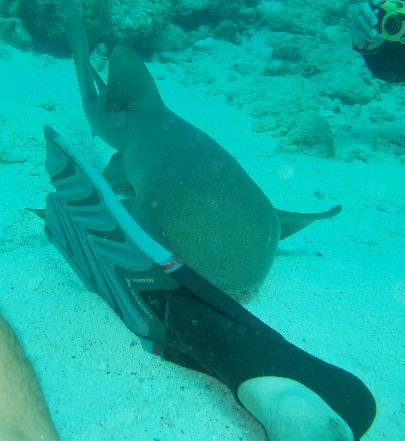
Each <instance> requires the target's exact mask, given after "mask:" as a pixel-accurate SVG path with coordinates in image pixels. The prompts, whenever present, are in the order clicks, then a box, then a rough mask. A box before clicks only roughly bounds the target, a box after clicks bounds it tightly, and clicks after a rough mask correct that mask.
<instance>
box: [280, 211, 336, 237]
mask: <svg viewBox="0 0 405 441" xmlns="http://www.w3.org/2000/svg"><path fill="white" fill-rule="evenodd" d="M341 211H342V206H341V205H336V206H335V207H333V208H331V209H330V210H327V211H323V212H321V213H297V212H293V211H284V210H277V214H278V218H279V220H280V227H281V232H280V240H282V239H285V238H286V237H288V236H291V235H292V234H294V233H296V232H298V231H300V230H302V229H303V228H305V227H307V226H308V225H309V224H312V222H314V221H317V220H322V219H328V218H330V217H333V216H336V215H337V214H338V213H340V212H341Z"/></svg>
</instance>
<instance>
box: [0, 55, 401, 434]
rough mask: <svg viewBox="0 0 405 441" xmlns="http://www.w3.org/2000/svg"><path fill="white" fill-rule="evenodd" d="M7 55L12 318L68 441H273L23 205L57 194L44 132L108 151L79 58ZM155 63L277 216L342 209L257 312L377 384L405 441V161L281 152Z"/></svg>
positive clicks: (93, 153) (303, 243) (2, 285)
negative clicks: (164, 351) (157, 352)
mask: <svg viewBox="0 0 405 441" xmlns="http://www.w3.org/2000/svg"><path fill="white" fill-rule="evenodd" d="M2 53H3V56H2V57H1V58H0V78H1V79H2V81H1V84H0V102H1V108H2V110H1V112H0V116H1V120H0V143H1V144H0V186H1V192H0V206H1V215H0V229H1V232H2V233H1V238H0V259H1V277H0V310H1V311H2V313H3V314H4V315H5V317H6V318H7V319H8V320H9V322H10V323H11V324H12V326H13V327H14V329H15V330H16V332H17V334H18V335H19V337H20V339H21V341H22V343H23V345H24V347H25V349H26V351H27V353H28V355H29V357H30V359H31V360H32V363H33V365H34V367H35V369H36V371H37V373H38V376H39V377H40V380H41V383H42V386H43V389H44V393H45V395H46V398H47V402H48V404H49V407H50V411H51V413H52V417H53V419H54V421H55V424H56V426H57V429H58V431H59V433H60V435H61V439H62V441H104V440H105V441H125V440H131V441H135V440H136V441H190V440H193V441H199V440H201V441H215V440H221V441H231V440H232V441H235V440H240V441H242V440H243V441H253V440H255V441H259V440H263V441H264V440H265V435H264V432H263V430H262V428H261V427H260V425H259V424H257V423H256V422H255V421H254V420H253V418H251V417H250V416H249V415H248V413H247V412H245V411H244V410H243V409H242V408H241V407H239V406H238V404H237V403H236V402H235V400H234V399H233V396H232V394H231V393H230V392H229V391H228V390H227V388H225V387H224V386H222V385H221V384H219V383H218V382H217V381H216V380H214V379H212V378H210V377H207V376H204V375H202V374H198V373H195V372H192V371H189V370H186V369H183V368H180V367H178V366H175V365H172V364H169V363H167V362H164V361H161V360H160V359H159V358H158V357H155V356H153V355H150V354H148V353H146V352H145V351H143V350H142V348H141V346H140V344H139V341H138V339H137V337H136V336H134V335H133V334H131V333H130V332H129V331H128V330H127V328H126V327H125V325H124V324H123V323H122V322H121V321H120V319H119V318H118V317H117V316H116V315H115V314H114V313H113V312H112V311H111V310H110V308H109V307H108V306H107V305H106V304H105V303H104V302H103V301H102V300H101V299H100V298H99V297H98V296H97V295H94V294H92V293H90V292H88V291H86V290H85V288H84V287H83V285H82V284H81V282H80V281H79V280H78V278H77V277H76V276H75V274H73V273H72V270H71V269H70V267H69V266H68V265H67V264H66V263H65V261H64V260H63V259H62V257H61V256H60V255H59V254H58V252H57V251H56V249H55V248H54V247H53V246H52V245H51V244H50V243H49V242H48V240H47V238H46V236H45V234H44V232H43V229H42V225H41V222H40V220H39V219H36V218H35V217H34V216H33V215H32V213H30V212H27V211H25V210H24V208H25V207H42V206H44V198H45V195H46V193H47V192H48V191H50V190H51V187H50V184H49V181H48V177H47V175H46V172H45V168H44V158H45V149H44V141H43V137H42V126H43V125H44V124H50V125H52V126H54V127H55V128H56V129H57V130H58V131H59V132H60V133H61V134H62V135H64V136H65V137H66V138H67V139H70V140H71V141H72V142H73V143H75V144H76V145H81V148H82V149H83V152H84V154H86V155H87V156H89V157H90V158H92V160H93V161H94V162H95V163H97V164H100V165H101V164H103V163H105V162H106V158H108V155H109V154H110V153H111V149H109V148H108V147H106V146H105V145H103V143H102V142H101V141H100V140H98V139H92V138H91V135H90V131H89V127H88V124H87V122H86V120H85V118H84V115H83V112H82V108H81V104H80V98H79V95H78V90H77V86H76V79H75V74H74V71H73V63H72V62H71V60H57V59H53V58H51V57H50V56H46V55H33V54H31V53H23V52H20V51H17V50H14V49H12V48H8V47H3V48H2ZM149 67H150V69H151V71H152V73H153V74H154V76H155V78H158V86H159V89H160V90H161V93H162V95H163V97H164V99H165V101H166V103H167V104H168V106H169V107H170V108H171V109H172V110H174V111H175V112H177V113H178V114H180V115H181V116H183V117H184V118H186V119H187V120H189V121H190V122H192V123H194V124H195V125H197V126H198V127H200V128H202V129H203V130H205V131H206V132H207V133H209V134H210V135H211V136H213V137H214V138H215V139H216V140H217V141H218V142H220V143H221V144H222V145H223V146H225V147H226V148H227V149H228V150H229V151H230V152H231V153H232V154H233V155H234V156H235V157H236V158H237V159H238V160H239V161H240V162H241V163H242V165H243V166H244V167H245V168H246V169H247V170H248V171H249V173H250V174H251V176H252V177H253V178H254V179H255V180H256V182H257V183H258V184H259V185H260V186H261V187H262V188H263V190H264V191H265V192H266V194H267V195H268V196H269V198H270V199H271V201H272V203H273V204H274V205H275V206H276V207H278V208H282V209H287V210H293V211H300V210H302V211H310V210H313V211H318V210H323V209H328V208H330V207H331V206H333V205H335V204H336V203H341V204H342V205H343V207H344V210H343V212H342V213H341V214H340V215H339V216H337V217H336V218H335V219H333V220H330V221H325V222H322V223H316V224H314V225H312V226H311V227H309V228H308V229H306V230H305V231H303V232H301V233H299V234H297V235H296V236H294V237H291V238H289V239H288V240H286V241H284V242H282V243H281V244H280V247H279V250H278V253H277V258H276V260H275V263H274V266H273V268H272V270H271V274H270V275H269V278H268V280H267V282H266V283H265V285H264V286H263V289H262V290H261V292H260V295H259V296H258V297H256V298H255V299H253V300H251V301H250V302H249V303H248V304H246V305H245V306H246V307H248V308H249V309H250V310H251V311H253V312H254V313H255V314H257V315H258V316H259V317H260V318H261V319H262V320H264V321H265V322H267V323H268V324H270V325H271V326H272V327H274V328H275V329H277V330H278V331H280V332H281V333H282V334H283V335H284V336H285V337H286V338H287V339H289V340H290V341H292V342H293V343H295V344H296V345H298V346H300V347H301V348H303V349H305V350H307V351H309V352H310V353H312V354H314V355H317V356H319V357H321V358H323V359H325V360H326V361H329V362H331V363H334V364H337V365H339V366H341V367H343V368H345V369H347V370H349V371H351V372H353V373H354V374H356V375H357V376H359V377H360V378H361V379H362V380H363V381H364V382H365V383H366V384H367V385H368V386H369V388H370V389H371V390H372V391H373V393H374V395H375V397H376V400H377V405H378V416H377V419H376V421H375V423H374V425H373V426H372V428H371V430H370V431H369V433H368V434H367V435H366V436H365V437H364V438H363V439H364V440H365V441H382V440H390V441H399V440H400V439H403V433H404V432H405V418H404V407H405V403H404V395H403V391H404V389H405V387H404V378H405V375H404V367H403V357H402V360H401V356H400V355H401V351H402V354H403V347H404V343H405V341H404V335H405V333H404V320H403V318H404V309H405V252H404V250H405V235H404V229H405V181H404V179H405V175H404V166H401V165H400V164H399V163H397V164H396V163H392V164H366V163H363V162H360V161H358V162H351V163H347V162H340V161H337V160H334V159H321V158H317V157H314V156H305V155H285V154H280V153H275V152H274V143H275V141H274V139H272V138H271V137H270V136H268V135H266V134H260V133H254V132H252V130H251V127H252V121H251V117H250V116H249V115H248V114H247V113H246V112H244V110H243V109H238V108H236V107H233V106H230V105H229V104H227V103H226V100H225V98H224V97H223V96H221V95H220V94H219V95H218V94H217V95H212V94H209V93H208V91H207V87H209V86H208V85H202V86H199V85H194V86H193V85H191V86H189V87H188V88H185V87H184V86H182V85H181V84H180V83H179V82H178V81H177V80H178V75H179V71H180V70H181V69H182V67H181V65H178V66H177V69H178V71H177V72H176V71H173V69H171V70H170V71H169V70H167V69H166V66H165V65H163V64H159V63H156V62H155V63H151V64H150V66H149ZM215 68H218V69H220V68H221V66H215ZM332 124H333V121H332Z"/></svg>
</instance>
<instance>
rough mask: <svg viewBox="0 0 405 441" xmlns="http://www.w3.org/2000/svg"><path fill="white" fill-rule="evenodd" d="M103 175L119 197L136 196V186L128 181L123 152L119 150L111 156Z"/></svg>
mask: <svg viewBox="0 0 405 441" xmlns="http://www.w3.org/2000/svg"><path fill="white" fill-rule="evenodd" d="M102 175H103V178H104V179H105V180H106V181H107V182H108V183H109V184H110V186H111V188H112V190H113V191H114V193H115V194H116V195H117V196H118V197H119V198H125V199H126V198H132V197H135V191H134V188H133V187H132V184H131V183H130V182H129V181H128V178H127V175H126V173H125V169H124V164H123V162H122V155H121V153H119V152H117V153H114V154H113V155H112V156H111V159H110V162H109V163H108V165H107V167H106V168H105V170H104V171H103V173H102Z"/></svg>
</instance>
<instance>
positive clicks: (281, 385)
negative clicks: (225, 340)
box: [238, 377, 353, 441]
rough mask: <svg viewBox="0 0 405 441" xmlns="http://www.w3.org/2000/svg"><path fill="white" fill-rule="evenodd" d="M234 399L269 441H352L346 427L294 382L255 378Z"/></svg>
mask: <svg viewBox="0 0 405 441" xmlns="http://www.w3.org/2000/svg"><path fill="white" fill-rule="evenodd" d="M238 397H239V399H240V401H241V403H242V404H243V405H244V407H245V408H246V409H247V410H248V411H249V412H250V413H251V414H252V415H253V416H254V417H255V418H256V419H257V420H258V421H259V422H260V423H261V424H262V425H263V426H264V428H265V430H266V432H267V436H268V438H269V440H271V441H314V440H322V441H353V434H352V432H351V430H350V428H349V426H348V425H347V424H346V423H345V422H344V421H343V419H342V418H341V417H340V416H339V415H337V414H336V413H335V412H334V411H333V410H332V409H331V408H330V407H329V406H328V405H327V404H326V403H325V401H323V400H322V399H321V398H320V397H319V396H318V395H317V394H316V393H315V392H313V391H312V390H311V389H308V388H307V387H306V386H304V385H302V384H301V383H298V382H297V381H294V380H290V379H288V378H281V377H258V378H252V379H249V380H247V381H245V382H243V383H242V384H241V385H240V386H239V389H238Z"/></svg>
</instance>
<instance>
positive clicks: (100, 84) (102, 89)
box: [90, 64, 107, 95]
mask: <svg viewBox="0 0 405 441" xmlns="http://www.w3.org/2000/svg"><path fill="white" fill-rule="evenodd" d="M90 69H91V71H92V73H93V77H94V81H95V82H96V85H97V89H98V93H99V94H100V95H102V94H103V95H105V94H106V93H107V84H106V83H105V82H104V80H103V79H102V78H101V76H100V74H99V73H98V72H97V71H96V69H94V67H93V66H92V65H91V64H90Z"/></svg>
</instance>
